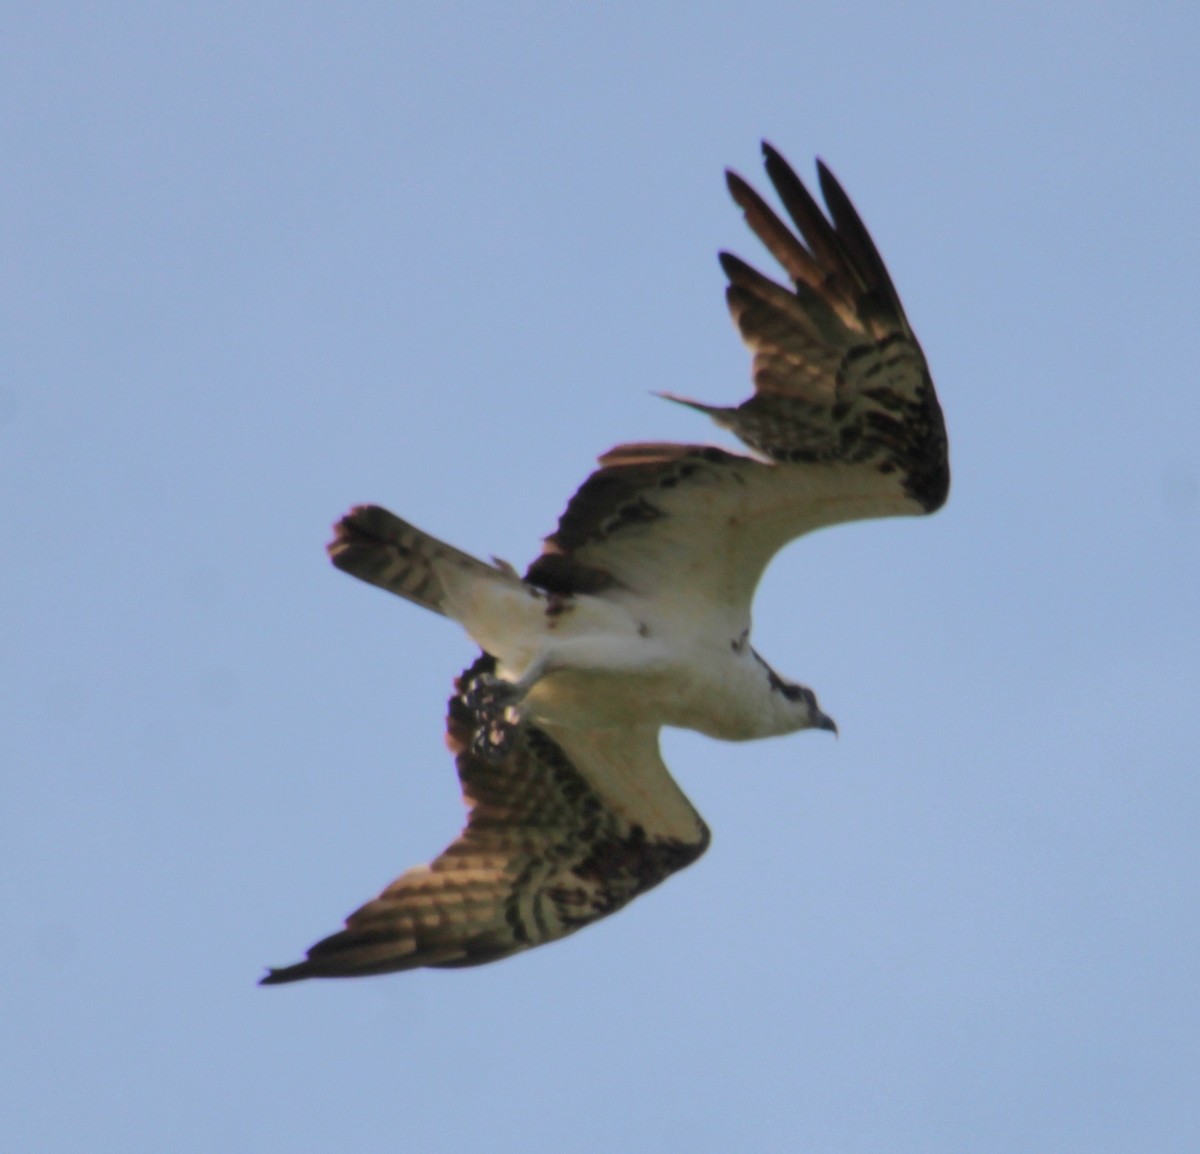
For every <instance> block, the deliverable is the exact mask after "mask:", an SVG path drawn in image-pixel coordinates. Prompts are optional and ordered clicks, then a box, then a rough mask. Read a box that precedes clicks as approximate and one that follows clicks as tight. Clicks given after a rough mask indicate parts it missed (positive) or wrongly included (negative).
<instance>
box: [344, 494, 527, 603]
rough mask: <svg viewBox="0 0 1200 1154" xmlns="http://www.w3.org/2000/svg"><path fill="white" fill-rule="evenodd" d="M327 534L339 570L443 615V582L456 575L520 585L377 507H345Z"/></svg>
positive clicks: (511, 576)
mask: <svg viewBox="0 0 1200 1154" xmlns="http://www.w3.org/2000/svg"><path fill="white" fill-rule="evenodd" d="M333 533H334V536H333V540H332V541H330V543H329V559H330V560H331V561H332V562H333V563H334V565H336V566H337V567H338V568H339V569H341V570H342V571H343V572H345V573H349V574H351V575H352V576H354V577H357V578H359V580H361V581H366V582H367V583H368V584H371V585H378V586H379V588H380V589H386V590H387V591H388V592H389V593H395V594H396V595H397V596H399V597H404V598H406V599H407V600H409V601H413V602H415V603H416V604H417V605H421V606H423V607H424V608H426V609H432V610H433V611H434V612H435V613H441V614H443V615H447V608H446V597H447V588H446V580H447V578H449V577H452V576H453V575H454V574H455V572H456V571H457V572H458V573H460V574H461V575H462V576H464V577H467V578H483V579H486V580H489V581H501V582H513V583H515V584H517V585H520V584H521V581H520V578H519V577H517V575H516V574H515V573H513V572H511V571H509V570H505V569H502V568H499V567H497V566H494V565H489V564H487V562H485V561H480V560H478V559H477V558H475V557H472V556H471V555H470V554H469V553H464V552H462V551H461V550H460V549H455V548H454V546H453V545H447V544H445V542H443V541H439V540H438V539H437V538H436V537H431V536H429V534H428V533H424V532H422V531H421V530H420V529H417V528H416V527H415V526H413V525H410V524H409V523H408V522H407V521H402V520H401V519H400V518H399V517H397V516H396V515H395V514H394V513H389V512H388V511H387V510H386V509H381V508H380V507H379V506H378V505H358V506H356V507H355V508H353V509H351V510H350V512H349V513H347V514H346V515H345V516H344V517H343V518H342V519H341V520H340V521H339V522H338V523H337V524H336V525H334V527H333Z"/></svg>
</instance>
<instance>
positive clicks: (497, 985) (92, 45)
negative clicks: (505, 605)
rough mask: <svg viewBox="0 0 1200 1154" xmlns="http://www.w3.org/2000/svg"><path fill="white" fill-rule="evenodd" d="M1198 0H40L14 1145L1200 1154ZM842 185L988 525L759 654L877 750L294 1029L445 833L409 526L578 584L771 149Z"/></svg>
mask: <svg viewBox="0 0 1200 1154" xmlns="http://www.w3.org/2000/svg"><path fill="white" fill-rule="evenodd" d="M1198 12H1200V10H1198V9H1197V8H1196V6H1195V5H1194V4H1185V3H1177V4H1165V3H1160V4H1147V3H1144V2H1139V3H1136V4H1135V3H1126V4H1121V3H1108V4H1103V3H1100V4H1053V5H1050V4H1045V3H1040V2H1039V3H1014V4H1003V5H1001V4H994V5H986V6H977V5H969V4H968V5H963V4H961V3H903V4H901V3H892V4H864V5H842V4H830V3H786V4H784V3H779V4H750V5H744V4H736V5H735V4H683V3H675V4H642V5H634V4H626V5H608V6H587V7H585V6H584V5H574V6H567V5H550V4H528V3H525V4H514V3H508V4H504V5H500V4H496V5H483V4H478V3H476V4H462V5H421V6H417V5H414V4H406V3H397V2H395V0H393V2H390V3H364V4H355V5H348V6H345V7H340V6H335V5H332V4H327V5H318V4H311V3H307V4H306V3H300V4H297V3H287V4H283V3H278V4H267V3H239V4H229V3H227V4H174V3H157V4H135V3H130V4H111V5H88V4H82V3H80V4H73V5H72V4H65V5H64V4H55V3H39V4H21V5H18V4H9V5H7V6H6V7H5V9H4V11H3V14H2V15H0V96H2V100H3V109H2V121H0V124H2V127H0V220H2V221H3V231H4V236H3V249H2V260H3V268H2V270H0V293H2V294H3V300H2V302H0V323H2V325H3V332H2V333H0V526H2V529H3V540H4V542H5V561H4V565H3V576H2V577H0V597H2V601H3V611H2V615H0V623H2V629H3V639H2V641H0V645H2V663H0V695H2V700H3V716H2V723H3V734H4V765H3V774H2V777H0V895H2V896H0V902H2V906H0V908H2V911H3V938H2V943H3V945H2V948H0V991H2V992H0V1144H2V1145H3V1146H4V1148H5V1149H8V1150H13V1151H23V1152H24V1151H39V1152H40V1151H53V1152H55V1154H58V1152H69V1154H81V1152H85V1151H86V1152H88V1154H108V1152H131V1151H154V1152H158V1151H164V1152H184V1154H190V1152H197V1154H199V1152H204V1154H212V1152H216V1151H220V1152H226V1151H235V1152H241V1151H247V1152H250V1151H256V1152H261V1151H266V1152H276V1151H289V1152H291V1151H329V1150H339V1151H342V1150H345V1151H354V1152H355V1154H375V1152H383V1151H415V1152H420V1154H425V1152H429V1154H442V1152H457V1151H485V1150H486V1151H489V1152H495V1154H506V1152H510V1151H511V1152H517V1151H521V1152H524V1151H530V1150H549V1151H568V1152H573V1151H580V1152H585V1154H589V1152H593V1151H612V1150H617V1151H650V1150H653V1151H665V1152H672V1151H688V1152H689V1154H694V1152H707V1151H789V1152H790V1151H822V1152H825V1151H832V1152H837V1154H841V1152H850V1154H857V1152H885V1151H886V1152H889V1154H893V1152H914V1154H918V1152H920V1154H923V1152H928V1151H948V1152H959V1151H973V1152H974V1151H983V1152H991V1151H996V1152H1004V1154H1012V1152H1023V1151H1047V1152H1053V1154H1063V1152H1074V1151H1079V1152H1084V1151H1087V1152H1089V1154H1090V1152H1095V1151H1134V1152H1139V1154H1140V1152H1144V1151H1155V1152H1168V1151H1181V1152H1182V1151H1187V1152H1190V1151H1194V1150H1196V1149H1200V996H1198V993H1197V976H1198V972H1200V949H1198V933H1197V905H1198V900H1200V870H1198V869H1197V860H1196V845H1197V835H1198V833H1200V805H1198V801H1200V797H1198V792H1200V791H1198V788H1197V768H1198V763H1200V756H1198V753H1200V749H1198V746H1200V742H1198V741H1197V731H1198V724H1197V715H1198V713H1200V702H1198V697H1200V674H1198V672H1197V647H1198V643H1200V613H1198V589H1200V467H1198V464H1197V452H1196V445H1197V441H1198V439H1200V383H1198V376H1200V358H1198V357H1197V353H1196V342H1197V335H1196V326H1197V312H1198V306H1200V286H1198V283H1197V273H1196V270H1197V267H1198V263H1200V226H1198V224H1197V213H1198V211H1200V209H1198V205H1200V148H1198V146H1200V129H1198V128H1197V123H1198V120H1200V102H1198V97H1200V73H1198V70H1197V66H1196V60H1195V56H1196V49H1197V44H1200V15H1198ZM760 136H766V137H768V138H769V139H771V140H773V141H774V142H775V143H777V144H778V145H779V147H780V148H781V149H782V150H783V151H784V152H785V154H787V155H788V156H789V157H790V158H791V159H792V160H793V161H794V162H795V164H796V165H797V167H798V168H799V169H800V170H801V171H802V172H803V173H804V175H805V176H806V177H808V176H811V174H812V171H813V169H812V156H813V155H814V154H818V153H819V154H820V155H822V156H824V157H825V158H826V159H827V160H828V161H829V162H830V164H831V165H832V166H833V168H834V169H835V171H836V172H837V173H838V174H839V175H840V177H841V178H842V180H843V182H844V183H845V184H846V186H847V188H848V189H849V190H850V193H851V195H852V196H853V198H854V199H855V201H856V202H857V204H858V206H859V208H860V210H861V211H862V213H863V214H864V216H865V217H866V219H867V222H868V224H869V225H870V227H871V229H872V230H873V232H874V234H875V236H876V239H877V240H878V241H879V244H880V246H881V248H882V250H883V252H884V254H885V256H886V257H887V259H888V262H889V264H890V266H891V268H892V272H893V274H894V276H895V279H896V281H897V283H898V284H899V286H900V290H901V294H902V296H903V297H904V301H905V304H906V306H907V308H908V312H909V315H910V317H911V319H912V321H913V323H914V325H915V327H916V329H917V331H918V333H919V335H920V337H921V339H922V341H923V342H924V345H925V348H926V351H927V352H928V355H929V358H930V360H931V362H932V365H933V368H934V372H935V376H936V379H937V381H938V385H939V388H940V391H941V395H942V398H943V401H944V405H945V410H946V414H947V419H948V422H949V426H950V430H951V438H952V448H953V454H952V455H953V466H954V489H953V492H952V495H951V501H950V504H949V505H948V507H947V508H946V510H945V511H944V512H943V513H941V514H939V515H938V516H937V517H936V518H933V519H930V520H928V521H922V522H919V523H918V522H910V521H906V522H893V523H876V524H868V525H860V526H855V527H849V528H843V529H838V530H835V531H831V532H827V533H823V534H819V535H818V536H816V537H814V538H812V539H810V540H807V541H804V542H801V543H800V544H798V545H796V546H794V547H793V548H792V549H791V550H789V551H788V552H787V553H785V554H784V555H783V556H782V557H781V558H780V559H779V561H778V562H777V564H776V565H775V567H774V568H773V569H772V570H771V572H770V574H769V577H768V580H767V581H766V583H765V585H764V587H763V590H762V594H761V597H760V600H759V603H758V606H757V618H758V622H759V625H758V631H757V634H756V640H757V642H758V645H759V648H760V649H761V650H763V652H764V653H765V654H766V655H767V656H768V657H769V658H770V659H771V660H772V661H773V662H774V663H775V664H776V665H777V666H778V667H779V669H780V670H781V671H783V672H784V673H786V674H788V675H790V676H793V677H796V678H798V679H802V680H804V681H806V682H808V683H809V684H811V685H813V686H814V687H815V688H816V689H817V690H818V692H819V694H820V696H821V700H822V703H823V704H824V705H825V706H826V707H827V708H828V710H829V711H830V712H831V713H832V714H833V715H834V716H835V717H836V718H837V719H838V721H839V723H840V724H841V727H842V737H841V739H840V740H839V741H837V742H834V741H832V740H830V739H829V738H828V737H827V736H826V735H823V734H811V735H801V736H798V737H793V738H788V739H783V740H776V741H771V742H764V743H759V744H756V745H748V746H742V747H735V746H724V745H719V744H717V743H714V742H710V741H707V740H704V739H701V738H699V737H696V736H694V735H682V734H674V733H673V734H670V735H668V738H667V742H666V745H667V752H668V756H669V759H670V761H671V763H672V765H673V766H674V767H675V769H676V770H677V773H678V776H679V779H680V781H681V782H682V784H683V785H684V787H685V788H686V789H687V791H688V792H689V794H690V795H691V796H692V798H693V799H694V800H695V801H696V803H697V805H698V806H699V807H700V809H701V810H702V811H703V813H704V814H705V816H706V817H707V819H708V821H709V823H710V825H711V826H712V828H713V831H714V840H713V845H712V849H711V850H710V852H709V854H708V855H707V856H706V857H705V858H704V859H703V860H702V861H701V862H699V863H698V864H697V865H696V866H694V867H693V868H692V869H690V870H688V871H687V872H686V873H684V874H682V875H680V876H679V877H678V878H676V879H673V880H672V881H670V882H669V883H668V884H667V885H665V886H664V887H663V888H662V889H661V890H659V891H657V892H655V893H654V894H652V895H650V896H649V897H647V898H645V899H643V900H641V901H640V902H638V903H636V904H635V905H634V906H633V907H632V908H631V909H629V910H628V911H626V912H625V913H622V914H621V915H620V916H619V917H617V918H614V919H613V920H611V921H609V922H606V923H603V924H601V925H599V926H597V927H595V928H592V929H590V930H588V931H586V932H584V933H582V934H580V935H579V936H577V937H576V938H574V939H572V940H570V941H568V942H566V943H563V944H560V945H556V946H553V947H551V948H548V949H545V950H542V951H538V952H536V953H534V954H530V955H527V956H525V957H522V958H518V959H516V960H514V961H511V962H506V963H504V964H502V965H498V966H494V967H490V968H485V969H482V970H478V971H474V972H460V973H448V974H446V973H417V974H410V975H403V976H398V977H392V978H384V979H375V980H370V981H363V982H358V983H325V984H317V983H313V984H307V985H304V986H298V987H292V988H288V989H281V990H261V989H258V988H257V987H256V986H255V984H254V983H255V980H256V978H257V977H258V976H259V974H260V972H261V967H262V966H263V965H264V964H267V963H274V964H282V963H286V962H290V961H294V960H295V959H296V958H298V957H299V956H300V954H301V952H302V950H303V948H304V947H305V946H307V945H308V944H309V943H310V942H311V941H312V940H314V939H315V938H316V937H319V936H321V935H323V934H325V933H328V932H330V931H332V930H333V929H334V928H336V927H337V925H338V924H339V923H340V919H341V917H342V916H343V915H344V914H345V913H347V912H348V911H349V910H350V909H352V908H353V907H354V906H355V905H357V904H358V903H359V902H360V901H362V900H365V899H366V898H368V897H370V896H371V895H373V894H374V893H375V892H376V890H377V889H379V888H380V887H381V886H382V885H383V884H384V883H385V882H386V881H388V880H389V879H390V878H391V877H392V876H393V875H394V874H396V873H398V872H399V871H400V870H401V869H402V868H403V867H405V866H408V865H410V864H412V863H414V862H417V861H420V860H424V859H425V858H426V857H428V856H429V855H430V854H432V853H433V852H435V851H436V850H438V849H439V848H441V846H442V845H443V844H444V843H445V841H447V840H448V839H449V837H450V836H451V835H452V834H453V832H454V831H455V830H456V829H457V828H458V823H459V818H460V806H459V801H458V796H457V791H456V788H455V782H454V778H453V771H452V767H451V765H450V762H449V759H448V758H447V756H446V755H445V753H444V752H443V749H442V738H441V716H442V709H443V703H444V700H445V697H446V695H447V692H448V689H449V684H450V679H451V677H452V675H453V674H454V673H456V672H457V671H458V670H459V669H460V668H461V666H462V665H463V664H464V663H465V662H466V660H467V659H468V658H469V657H470V655H471V647H470V646H469V644H468V643H467V642H466V641H465V639H464V638H463V637H461V635H459V634H458V633H457V632H456V631H455V630H454V628H453V627H451V626H450V625H448V624H447V623H446V622H444V621H440V620H438V619H436V618H434V617H433V616H431V615H424V614H422V613H420V612H419V611H418V610H417V609H415V608H413V607H411V606H407V605H405V604H403V603H401V602H399V601H396V600H389V599H387V598H385V597H384V596H383V595H382V594H380V593H378V592H376V591H374V590H371V589H368V588H366V587H365V586H362V585H359V584H357V583H355V582H354V581H352V580H350V579H348V578H346V577H345V576H343V575H341V574H339V573H337V572H336V571H334V570H333V569H332V568H331V567H330V566H329V565H328V564H327V562H326V560H325V557H324V552H323V546H324V542H325V540H326V539H327V535H328V526H329V524H330V523H331V522H332V521H333V520H334V519H335V518H336V517H337V516H338V515H340V514H341V513H342V512H343V511H344V510H345V509H346V508H347V507H348V506H349V505H350V504H352V503H354V502H358V501H365V500H370V501H378V502H381V503H383V504H387V505H389V506H391V507H393V508H394V509H396V510H397V511H399V512H401V513H403V514H404V515H405V516H407V517H410V518H412V519H413V520H414V521H416V522H417V523H418V524H421V525H423V526H427V527H428V528H430V529H432V530H434V531H436V532H438V533H440V534H443V535H444V536H446V537H448V538H450V539H451V540H453V541H454V542H456V543H458V544H459V545H461V546H463V547H466V548H469V549H472V550H475V551H477V552H480V553H482V554H485V555H486V554H488V553H495V554H498V555H500V556H502V557H506V558H509V559H511V560H512V561H513V562H515V563H518V564H523V563H524V562H525V561H527V560H528V559H529V558H530V557H531V556H532V555H533V553H534V552H535V550H536V548H537V544H538V538H539V537H540V536H541V535H542V534H544V533H546V532H548V531H549V530H550V529H551V528H552V527H553V524H554V520H555V518H556V516H557V514H558V512H559V510H560V508H561V506H562V504H563V502H564V501H565V499H566V497H567V496H568V494H569V493H570V492H571V490H572V489H573V487H574V486H575V485H576V484H577V483H578V481H579V480H581V479H582V477H583V476H584V474H585V473H586V471H587V469H588V468H589V466H590V462H591V460H592V458H593V457H594V456H595V455H596V454H597V453H599V452H601V451H603V450H604V449H606V448H608V447H609V446H610V445H612V444H613V443H615V442H617V441H620V440H630V439H632V440H639V439H652V438H672V439H682V440H689V439H691V440H710V441H713V440H715V441H720V440H721V434H719V433H718V432H717V431H716V430H715V429H711V428H710V427H709V426H707V424H706V423H705V422H704V421H703V420H702V419H701V418H699V417H697V416H696V415H695V414H690V413H688V412H686V411H684V410H681V409H675V408H673V407H670V406H667V405H665V404H663V403H662V402H660V401H657V400H655V399H653V398H652V397H650V396H649V395H648V394H649V392H650V390H653V389H662V388H665V389H672V390H675V391H679V392H683V393H685V394H690V395H693V396H697V397H700V398H703V399H706V400H711V401H725V402H727V401H733V400H736V399H738V398H740V397H742V396H744V395H745V393H746V391H747V388H748V378H747V358H746V356H745V354H744V352H743V350H742V349H741V346H740V344H739V343H738V341H737V339H736V337H735V334H734V332H733V330H732V327H731V326H730V324H729V321H728V318H727V317H726V315H725V311H724V305H723V302H722V298H721V289H722V278H721V276H720V272H719V269H718V267H717V264H716V260H715V253H716V250H717V249H718V248H719V247H733V248H735V249H736V250H737V251H738V252H740V253H742V254H743V255H745V256H747V257H749V258H753V259H754V260H755V261H757V262H759V263H762V264H764V265H765V257H764V256H763V254H762V253H761V250H760V249H759V248H758V246H757V245H756V243H755V242H754V241H753V240H752V238H750V237H749V235H748V233H747V232H746V231H745V229H744V226H743V225H742V223H741V221H740V218H739V215H738V213H737V211H736V210H735V209H734V207H733V206H732V204H731V203H730V202H729V201H728V199H727V196H726V194H725V190H724V187H723V184H722V178H721V170H722V168H723V167H724V166H725V165H727V164H728V165H732V166H734V167H736V168H738V169H739V170H741V171H742V172H743V173H745V174H746V175H748V176H751V177H752V178H754V179H755V181H756V182H761V176H760V169H759V162H758V140H759V138H760Z"/></svg>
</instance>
